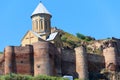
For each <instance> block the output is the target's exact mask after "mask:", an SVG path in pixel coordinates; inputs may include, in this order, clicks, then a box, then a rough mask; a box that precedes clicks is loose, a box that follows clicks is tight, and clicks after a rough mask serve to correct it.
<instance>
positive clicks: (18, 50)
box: [4, 46, 33, 75]
mask: <svg viewBox="0 0 120 80" xmlns="http://www.w3.org/2000/svg"><path fill="white" fill-rule="evenodd" d="M32 49H33V48H32V46H25V47H20V46H19V47H14V46H8V47H6V48H5V52H4V53H5V65H4V66H5V74H9V73H18V74H31V75H32V74H33V71H32V70H33V69H32V66H31V65H33V62H32V61H33V60H32V56H33V50H32Z"/></svg>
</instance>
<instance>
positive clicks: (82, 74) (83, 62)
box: [75, 46, 88, 80]
mask: <svg viewBox="0 0 120 80" xmlns="http://www.w3.org/2000/svg"><path fill="white" fill-rule="evenodd" d="M75 56H76V57H75V58H76V72H77V73H78V78H79V79H83V80H87V79H88V67H87V54H86V51H85V48H84V47H83V46H81V47H77V48H75Z"/></svg>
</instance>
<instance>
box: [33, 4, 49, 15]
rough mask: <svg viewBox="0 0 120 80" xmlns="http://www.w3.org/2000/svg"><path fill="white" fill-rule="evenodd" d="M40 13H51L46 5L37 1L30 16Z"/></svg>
mask: <svg viewBox="0 0 120 80" xmlns="http://www.w3.org/2000/svg"><path fill="white" fill-rule="evenodd" d="M41 13H45V14H49V15H51V14H50V12H49V11H48V10H47V9H46V7H45V6H44V5H43V4H42V3H39V4H38V6H37V7H36V9H35V10H34V12H33V13H32V16H33V15H36V14H41Z"/></svg>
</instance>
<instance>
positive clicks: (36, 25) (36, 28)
mask: <svg viewBox="0 0 120 80" xmlns="http://www.w3.org/2000/svg"><path fill="white" fill-rule="evenodd" d="M35 23H36V30H38V21H37V20H36V21H35Z"/></svg>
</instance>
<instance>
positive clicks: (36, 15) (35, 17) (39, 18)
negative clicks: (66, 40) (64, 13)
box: [31, 2, 52, 40]
mask: <svg viewBox="0 0 120 80" xmlns="http://www.w3.org/2000/svg"><path fill="white" fill-rule="evenodd" d="M51 17H52V15H51V14H50V12H49V11H48V10H47V9H46V8H45V6H44V5H43V4H42V3H41V2H40V3H39V4H38V6H37V7H36V9H35V10H34V12H33V13H32V16H31V19H32V31H34V32H36V33H37V34H39V35H40V36H42V37H43V39H44V40H46V39H47V37H48V36H49V34H50V33H51Z"/></svg>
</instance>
